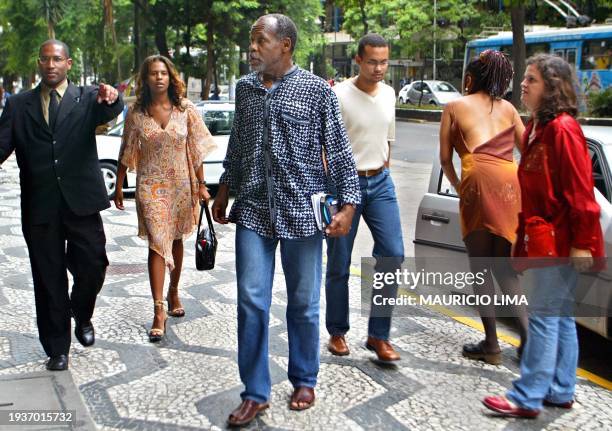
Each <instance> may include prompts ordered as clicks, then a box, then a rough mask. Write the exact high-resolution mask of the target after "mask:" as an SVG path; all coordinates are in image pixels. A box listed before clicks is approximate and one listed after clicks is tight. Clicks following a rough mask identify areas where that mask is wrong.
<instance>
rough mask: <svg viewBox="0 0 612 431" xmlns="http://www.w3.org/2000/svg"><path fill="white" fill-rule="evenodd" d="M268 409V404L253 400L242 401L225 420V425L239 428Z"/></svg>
mask: <svg viewBox="0 0 612 431" xmlns="http://www.w3.org/2000/svg"><path fill="white" fill-rule="evenodd" d="M268 407H270V404H268V403H257V402H255V401H253V400H243V401H242V403H241V404H240V405H239V406H238V408H237V409H236V410H234V411H233V412H232V413H231V414H230V415H229V417H228V418H227V424H228V425H229V426H232V427H240V426H243V425H246V424H248V423H250V422H251V421H252V420H253V419H255V417H256V416H257V415H258V414H259V413H261V412H262V411H264V410H265V409H267V408H268Z"/></svg>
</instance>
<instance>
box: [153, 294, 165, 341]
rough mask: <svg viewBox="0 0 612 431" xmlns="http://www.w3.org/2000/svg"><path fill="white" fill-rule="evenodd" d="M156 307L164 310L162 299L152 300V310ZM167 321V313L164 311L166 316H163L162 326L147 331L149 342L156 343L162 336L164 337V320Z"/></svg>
mask: <svg viewBox="0 0 612 431" xmlns="http://www.w3.org/2000/svg"><path fill="white" fill-rule="evenodd" d="M158 308H161V309H162V311H165V308H164V301H162V300H161V299H159V300H156V301H153V312H155V310H157V309H158ZM167 321H168V315H167V313H166V316H165V318H164V327H163V329H162V328H151V330H150V331H149V341H150V342H151V343H157V342H159V341H161V340H162V338H164V335H165V334H166V322H167Z"/></svg>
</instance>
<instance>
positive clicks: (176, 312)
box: [166, 286, 185, 317]
mask: <svg viewBox="0 0 612 431" xmlns="http://www.w3.org/2000/svg"><path fill="white" fill-rule="evenodd" d="M171 292H176V294H177V296H178V286H176V287H172V286H169V287H168V295H167V296H166V301H168V314H169V315H170V316H172V317H184V316H185V309H184V308H183V307H176V308H174V307H173V306H172V305H170V304H171V302H170V293H171Z"/></svg>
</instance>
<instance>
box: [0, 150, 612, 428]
mask: <svg viewBox="0 0 612 431" xmlns="http://www.w3.org/2000/svg"><path fill="white" fill-rule="evenodd" d="M17 181H18V177H17V170H16V164H15V162H14V160H13V159H10V160H9V161H7V162H6V163H5V164H4V165H3V170H1V171H0V376H7V375H17V374H20V373H26V372H31V371H42V370H44V361H45V359H46V358H45V356H44V353H43V351H42V348H41V347H40V344H39V342H38V338H37V331H36V325H35V321H34V297H33V291H32V282H31V277H30V269H29V262H28V258H27V251H26V248H25V243H24V241H23V238H22V234H21V226H20V218H19V217H20V212H19V188H18V185H17ZM103 217H104V223H105V229H106V235H107V238H108V242H107V250H108V256H109V260H110V261H111V266H110V268H109V271H108V276H107V279H106V283H105V286H104V288H103V290H102V292H101V296H100V297H99V300H98V303H97V309H96V314H95V317H94V324H95V327H96V332H97V341H96V344H95V346H94V347H92V348H89V349H84V348H82V347H81V346H80V345H79V344H76V343H75V344H73V345H72V350H71V371H70V372H71V373H72V376H73V379H74V381H75V382H76V384H77V385H78V388H79V390H80V392H81V394H82V397H83V399H84V401H85V404H86V405H87V407H88V409H89V411H90V414H91V416H92V418H93V420H94V422H95V423H96V424H97V426H98V427H100V428H101V429H104V430H114V429H142V430H145V429H146V430H148V429H168V430H178V429H181V430H183V429H185V430H187V429H223V428H224V427H225V420H226V418H227V415H228V413H229V412H230V411H231V410H232V409H233V408H234V407H235V406H236V405H237V404H238V403H239V393H240V391H241V385H240V381H239V378H238V368H237V364H236V348H237V346H236V307H235V302H236V286H235V272H234V254H233V243H234V228H233V227H232V226H229V227H224V226H219V227H218V228H217V232H218V235H219V237H220V238H219V241H220V245H219V250H218V254H217V257H218V263H217V268H216V269H215V270H213V271H210V272H198V271H196V270H195V268H194V264H193V251H192V246H193V240H191V241H188V242H187V243H186V248H185V251H186V257H185V269H184V272H183V276H182V279H181V289H182V299H183V304H184V305H185V308H186V313H187V316H186V317H185V318H182V319H175V318H170V320H169V321H168V336H167V338H166V339H165V340H164V341H163V342H162V343H160V344H157V345H151V344H150V343H149V342H148V339H147V330H148V329H149V327H150V324H151V321H152V315H153V314H152V313H153V304H152V300H151V297H150V291H149V285H148V279H147V274H146V265H145V263H146V254H147V249H146V244H145V243H144V242H142V241H141V240H139V239H138V238H136V235H135V234H136V223H137V221H136V214H135V208H134V204H133V201H128V202H127V205H126V211H125V212H121V211H117V210H114V209H112V210H107V211H105V212H104V213H103ZM364 253H367V251H364ZM277 268H278V270H277V273H276V279H275V285H274V296H273V304H272V318H271V322H270V326H271V328H270V366H271V370H272V376H273V392H272V399H271V403H272V404H271V408H270V409H269V410H268V411H267V412H266V413H265V414H263V415H262V416H261V417H260V418H259V419H258V420H257V421H255V422H254V423H253V424H252V425H251V426H250V429H286V430H294V429H295V430H303V429H307V430H311V429H312V430H316V429H321V430H328V429H339V430H345V429H350V430H361V429H366V430H370V429H371V430H374V429H376V430H385V429H388V430H397V429H411V430H444V431H448V430H504V429H508V430H514V429H547V430H570V429H580V430H602V429H612V394H611V393H610V392H609V391H606V390H605V389H602V388H600V387H597V386H595V385H593V384H591V383H590V382H588V381H586V380H582V379H581V380H580V383H579V385H578V389H577V400H578V402H577V404H576V407H575V408H574V409H573V410H571V411H561V410H555V409H546V410H545V411H544V412H543V414H541V415H540V417H539V418H538V419H537V420H535V421H524V420H522V421H521V420H506V419H500V418H497V417H494V416H492V415H490V414H488V413H486V412H485V411H484V409H483V408H482V407H481V404H480V400H481V399H482V398H483V396H484V395H486V394H490V393H500V392H502V391H503V390H504V388H506V387H508V385H509V384H510V382H511V381H512V379H513V378H515V377H516V376H517V372H518V367H517V363H516V361H515V360H514V359H513V357H514V356H515V353H514V351H515V350H514V348H513V347H511V346H510V345H507V344H502V348H503V349H504V362H503V365H501V366H492V365H487V364H484V363H478V362H473V361H469V360H466V359H464V358H462V357H461V354H460V352H461V346H462V345H463V344H464V343H466V342H476V341H478V340H480V338H481V334H480V333H479V332H478V331H475V330H473V329H471V328H469V327H466V326H463V325H461V324H459V323H457V322H455V321H453V320H451V319H449V318H447V317H445V316H442V315H439V314H437V313H434V312H432V311H429V310H427V309H415V312H414V315H413V316H412V317H405V318H401V319H396V320H395V321H394V327H393V333H392V337H393V341H394V343H395V345H396V346H397V347H398V348H399V350H400V351H401V354H402V360H401V362H400V363H399V366H397V367H392V368H384V367H381V366H379V365H377V364H376V363H374V362H373V361H372V360H371V359H372V355H371V353H370V352H368V351H367V350H366V349H365V348H364V347H363V341H364V340H365V336H366V325H367V320H366V319H365V318H363V317H361V316H360V315H359V305H360V304H359V295H358V292H359V279H358V278H356V277H351V285H352V289H353V290H352V291H353V292H355V294H354V295H353V298H351V307H352V315H351V319H352V321H351V322H352V329H351V331H350V333H349V335H348V342H349V347H350V348H351V355H350V356H349V357H345V358H336V357H332V356H331V355H330V354H329V353H328V352H327V351H326V350H325V347H324V345H323V346H322V347H321V361H322V363H321V372H320V375H319V385H318V388H317V403H316V406H315V407H314V408H312V409H310V410H308V411H305V412H291V411H289V410H288V408H287V404H288V398H289V395H290V392H291V386H290V384H289V382H288V381H287V378H286V371H285V370H286V366H287V354H288V352H287V332H286V326H285V323H284V320H285V319H284V315H285V305H286V296H285V294H284V283H283V275H282V269H281V268H280V265H277ZM322 300H323V301H324V295H322ZM322 306H324V304H322ZM322 315H324V313H322ZM326 339H327V334H326V333H325V328H324V325H321V340H322V341H326ZM13 429H14V428H13Z"/></svg>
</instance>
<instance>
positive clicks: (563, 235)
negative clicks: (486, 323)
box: [514, 113, 604, 270]
mask: <svg viewBox="0 0 612 431" xmlns="http://www.w3.org/2000/svg"><path fill="white" fill-rule="evenodd" d="M532 129H533V121H530V122H529V124H528V125H527V130H525V134H524V135H523V153H522V156H521V163H520V165H519V170H518V177H519V183H520V185H521V201H522V206H521V214H520V217H519V227H518V230H517V234H518V236H517V242H516V245H515V248H514V256H515V257H525V256H526V255H527V253H526V251H525V244H524V237H525V231H524V222H525V220H527V219H529V217H532V216H540V217H542V218H544V219H546V220H548V221H549V222H551V223H552V224H553V226H554V229H555V241H556V248H557V254H558V256H559V257H567V256H569V252H570V248H571V247H574V248H577V249H583V250H586V249H588V250H591V253H592V255H593V257H595V258H597V257H603V256H604V244H603V235H602V232H601V226H600V224H599V214H600V208H599V204H598V203H597V202H596V201H595V193H594V191H593V187H594V182H593V172H592V168H591V159H590V157H589V153H588V149H587V145H586V140H585V139H584V135H583V134H582V128H581V127H580V124H578V122H577V121H576V120H575V119H574V118H573V117H572V116H570V115H568V114H566V113H562V114H560V115H558V116H557V117H556V118H555V119H554V120H552V121H550V122H549V123H547V124H546V125H544V126H541V125H538V127H537V128H536V134H535V139H534V140H533V142H532V143H531V144H529V135H530V133H531V130H532ZM545 162H548V169H549V173H550V184H549V182H548V181H547V180H546V176H545V171H544V163H545ZM596 262H598V263H597V264H596V265H595V268H593V269H595V270H597V269H601V264H602V263H603V259H596Z"/></svg>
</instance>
